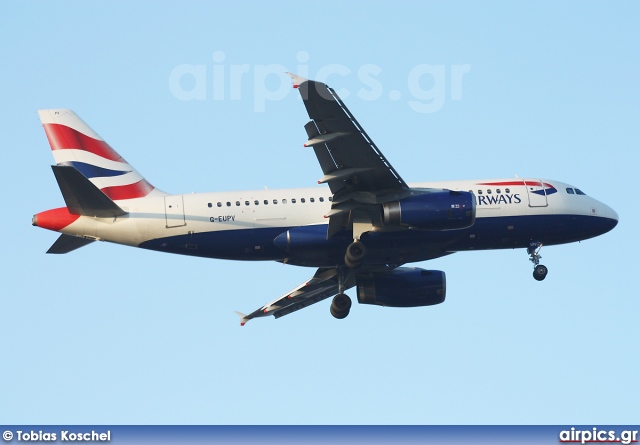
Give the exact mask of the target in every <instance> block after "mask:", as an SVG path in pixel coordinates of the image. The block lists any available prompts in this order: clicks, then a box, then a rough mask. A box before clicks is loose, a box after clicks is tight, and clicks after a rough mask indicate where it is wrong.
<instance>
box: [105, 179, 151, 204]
mask: <svg viewBox="0 0 640 445" xmlns="http://www.w3.org/2000/svg"><path fill="white" fill-rule="evenodd" d="M153 189H154V187H153V186H152V185H151V184H149V183H148V182H147V181H146V180H145V179H143V180H141V181H138V182H136V183H135V184H129V185H116V186H113V187H105V188H103V189H100V190H102V193H104V194H105V195H107V196H108V197H109V198H111V199H112V200H114V201H118V200H120V199H134V198H143V197H145V196H147V195H148V194H149V193H151V191H152V190H153Z"/></svg>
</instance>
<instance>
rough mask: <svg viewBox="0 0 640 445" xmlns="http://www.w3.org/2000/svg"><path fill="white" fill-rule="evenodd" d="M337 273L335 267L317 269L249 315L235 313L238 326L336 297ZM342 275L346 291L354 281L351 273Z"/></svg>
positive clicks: (278, 316) (286, 313)
mask: <svg viewBox="0 0 640 445" xmlns="http://www.w3.org/2000/svg"><path fill="white" fill-rule="evenodd" d="M338 273H339V272H338V270H337V268H335V267H334V268H320V269H318V270H317V271H316V273H315V275H314V276H313V277H312V278H311V279H310V280H307V281H305V282H304V283H302V284H301V285H299V286H298V287H296V288H294V289H292V290H290V291H289V292H287V293H286V294H284V295H282V296H280V297H278V298H276V299H275V300H273V301H272V302H270V303H267V304H265V305H264V306H262V307H261V308H259V309H257V310H255V311H254V312H252V313H251V314H249V315H245V314H242V313H240V312H236V314H238V316H240V324H241V325H242V326H244V324H245V323H246V322H247V321H249V320H251V319H252V318H256V317H266V316H268V315H273V316H274V317H275V318H280V317H282V316H284V315H288V314H290V313H292V312H295V311H297V310H300V309H304V308H305V307H307V306H311V305H312V304H314V303H317V302H319V301H322V300H324V299H326V298H329V297H332V296H334V295H336V294H337V293H338ZM344 273H345V276H344V290H346V289H350V288H352V287H353V286H355V285H356V280H355V275H354V273H353V272H352V271H350V270H347V271H345V272H344Z"/></svg>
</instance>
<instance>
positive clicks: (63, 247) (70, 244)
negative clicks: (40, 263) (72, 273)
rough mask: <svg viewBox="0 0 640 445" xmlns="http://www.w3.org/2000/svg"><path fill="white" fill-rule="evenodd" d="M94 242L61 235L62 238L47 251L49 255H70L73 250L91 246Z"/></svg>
mask: <svg viewBox="0 0 640 445" xmlns="http://www.w3.org/2000/svg"><path fill="white" fill-rule="evenodd" d="M93 241H94V240H92V239H87V238H81V237H79V236H71V235H65V234H64V233H63V234H62V235H60V238H58V239H57V240H56V242H55V243H53V245H52V246H51V247H50V248H49V250H47V253H69V252H71V251H73V250H76V249H79V248H81V247H84V246H86V245H87V244H91V243H92V242H93Z"/></svg>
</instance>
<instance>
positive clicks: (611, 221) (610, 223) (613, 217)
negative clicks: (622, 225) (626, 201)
mask: <svg viewBox="0 0 640 445" xmlns="http://www.w3.org/2000/svg"><path fill="white" fill-rule="evenodd" d="M602 207H603V210H604V211H603V212H602V216H604V218H605V219H606V221H607V224H606V226H607V227H606V230H605V233H606V232H608V231H610V230H613V228H614V227H615V226H617V225H618V221H619V218H618V213H617V212H616V211H615V210H613V209H612V208H611V207H609V206H608V205H605V204H603V205H602Z"/></svg>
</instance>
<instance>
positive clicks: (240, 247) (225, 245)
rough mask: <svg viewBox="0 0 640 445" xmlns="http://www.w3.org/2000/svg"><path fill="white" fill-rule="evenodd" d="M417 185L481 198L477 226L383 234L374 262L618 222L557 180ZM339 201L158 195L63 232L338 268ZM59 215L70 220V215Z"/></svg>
mask: <svg viewBox="0 0 640 445" xmlns="http://www.w3.org/2000/svg"><path fill="white" fill-rule="evenodd" d="M409 185H410V186H411V187H412V188H420V189H422V188H429V189H449V190H459V191H470V192H473V194H474V197H475V204H476V219H475V222H474V224H473V225H472V226H471V227H469V228H465V229H459V230H444V231H443V230H437V231H431V230H401V231H400V230H389V229H388V228H385V227H377V228H375V229H374V230H372V231H370V232H367V233H366V234H364V235H363V238H362V240H363V242H365V244H366V245H367V246H368V247H370V251H371V252H375V254H374V255H373V256H371V257H368V259H367V260H368V261H372V262H376V263H388V264H404V263H408V262H415V261H423V260H428V259H433V258H437V257H440V256H443V255H447V254H449V253H453V252H458V251H468V250H485V249H507V248H509V249H510V248H522V247H527V246H528V244H529V243H530V242H531V241H532V240H535V241H538V242H541V243H543V244H545V245H553V244H562V243H569V242H574V241H580V240H584V239H588V238H592V237H594V236H597V235H600V234H602V233H604V232H607V231H608V230H610V229H611V228H613V227H614V226H615V224H616V223H617V215H616V214H615V212H614V211H613V210H612V209H611V208H609V207H608V206H606V205H605V204H603V203H601V202H599V201H597V200H595V199H593V198H591V197H589V196H587V195H584V194H577V192H576V190H578V189H576V188H575V187H573V186H571V185H569V184H565V183H561V182H558V181H552V180H537V179H536V180H531V179H525V180H523V179H497V180H495V179H494V180H477V181H473V180H470V181H469V180H468V181H447V182H429V183H413V184H409ZM569 190H571V191H572V193H569V192H568V191H569ZM578 191H579V190H578ZM331 199H332V195H331V192H330V191H329V190H328V188H326V187H320V186H319V187H313V188H300V189H281V190H254V191H238V192H217V193H192V194H184V195H160V194H158V196H155V197H145V198H144V199H131V200H128V201H126V204H123V205H122V208H123V210H125V211H126V212H128V214H127V215H125V216H124V217H116V218H96V217H88V216H80V215H68V216H66V217H67V218H71V219H73V221H72V222H71V223H70V224H68V225H67V226H66V227H63V228H62V229H61V230H60V232H62V233H65V234H68V235H76V236H82V237H86V238H89V239H96V240H101V241H109V242H114V243H118V244H125V245H130V246H135V247H142V248H145V249H150V250H156V251H160V252H168V253H177V254H183V255H191V256H200V257H207V258H220V259H232V260H250V261H251V260H253V261H260V260H269V261H274V260H275V261H283V262H286V263H288V264H294V265H303V266H315V267H331V266H335V265H336V264H340V263H341V261H342V258H343V256H344V251H345V248H346V247H347V246H348V245H349V244H350V243H351V242H352V241H353V239H352V237H351V234H350V233H344V234H340V233H339V234H337V235H336V236H334V237H332V238H331V239H329V240H327V237H326V233H327V219H326V218H325V217H324V216H325V215H326V214H327V213H328V212H329V210H330V208H331ZM58 211H59V212H62V213H63V214H64V213H66V209H59V210H58ZM40 218H41V220H40V221H39V222H38V225H40V226H41V227H46V225H47V224H49V223H48V222H46V221H44V220H43V219H42V218H43V217H42V216H40ZM57 218H60V216H59V215H58V216H57ZM278 237H280V240H279V241H276V240H277V239H278ZM284 237H288V238H289V240H284V239H283V238H284ZM286 241H288V242H286ZM291 241H293V243H292V242H291Z"/></svg>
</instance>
